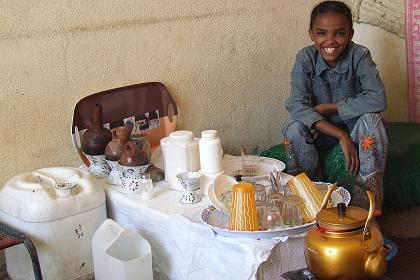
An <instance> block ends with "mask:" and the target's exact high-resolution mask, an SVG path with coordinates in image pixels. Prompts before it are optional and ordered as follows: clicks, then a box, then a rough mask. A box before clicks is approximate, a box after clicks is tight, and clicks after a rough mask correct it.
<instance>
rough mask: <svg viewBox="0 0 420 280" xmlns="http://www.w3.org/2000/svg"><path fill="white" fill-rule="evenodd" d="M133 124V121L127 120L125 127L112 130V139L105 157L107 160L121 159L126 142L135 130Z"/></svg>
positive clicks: (106, 148) (107, 146)
mask: <svg viewBox="0 0 420 280" xmlns="http://www.w3.org/2000/svg"><path fill="white" fill-rule="evenodd" d="M133 126H134V125H133V123H131V122H127V123H126V124H125V125H124V126H123V127H118V128H114V129H113V130H112V141H111V142H109V143H108V145H106V147H105V158H106V159H107V160H113V161H114V160H119V159H120V157H121V154H122V153H123V151H124V149H125V143H127V141H128V139H129V137H130V135H131V131H132V130H133Z"/></svg>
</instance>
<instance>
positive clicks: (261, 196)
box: [254, 184, 267, 204]
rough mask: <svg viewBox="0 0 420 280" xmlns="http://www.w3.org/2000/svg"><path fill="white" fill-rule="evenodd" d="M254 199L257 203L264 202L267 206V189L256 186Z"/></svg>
mask: <svg viewBox="0 0 420 280" xmlns="http://www.w3.org/2000/svg"><path fill="white" fill-rule="evenodd" d="M254 198H255V202H257V201H262V202H264V204H265V202H266V200H267V195H266V192H265V187H264V186H263V185H260V184H254Z"/></svg>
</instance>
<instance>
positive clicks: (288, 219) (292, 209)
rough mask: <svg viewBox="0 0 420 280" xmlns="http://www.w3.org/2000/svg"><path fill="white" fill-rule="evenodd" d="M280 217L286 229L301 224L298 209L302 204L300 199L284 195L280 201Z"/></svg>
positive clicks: (295, 196)
mask: <svg viewBox="0 0 420 280" xmlns="http://www.w3.org/2000/svg"><path fill="white" fill-rule="evenodd" d="M281 204H282V205H281V216H282V218H283V224H284V226H286V227H295V226H299V225H301V224H302V217H301V215H300V207H301V206H302V204H303V200H302V198H300V197H299V196H297V195H286V196H284V197H283V199H282V201H281Z"/></svg>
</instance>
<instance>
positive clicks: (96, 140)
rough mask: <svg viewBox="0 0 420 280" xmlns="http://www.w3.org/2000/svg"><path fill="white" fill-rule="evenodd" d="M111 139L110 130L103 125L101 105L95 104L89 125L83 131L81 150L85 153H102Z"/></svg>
mask: <svg viewBox="0 0 420 280" xmlns="http://www.w3.org/2000/svg"><path fill="white" fill-rule="evenodd" d="M111 139H112V133H111V131H110V130H109V129H107V128H105V127H104V126H103V116H102V105H101V104H96V105H95V109H94V111H93V113H92V116H91V123H90V127H89V128H88V129H87V130H86V131H85V133H83V136H82V139H81V145H82V150H83V152H84V153H85V154H87V155H103V154H104V153H105V147H106V145H107V144H108V142H110V141H111Z"/></svg>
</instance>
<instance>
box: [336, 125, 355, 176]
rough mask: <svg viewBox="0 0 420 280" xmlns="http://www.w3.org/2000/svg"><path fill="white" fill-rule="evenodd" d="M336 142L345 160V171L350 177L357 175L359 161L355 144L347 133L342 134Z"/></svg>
mask: <svg viewBox="0 0 420 280" xmlns="http://www.w3.org/2000/svg"><path fill="white" fill-rule="evenodd" d="M338 140H339V143H340V146H341V150H343V153H344V156H345V158H346V168H347V170H348V171H349V173H350V174H351V175H357V174H358V173H359V167H360V161H359V153H358V152H357V149H356V146H355V144H354V143H353V141H352V140H351V138H350V136H349V135H348V134H347V133H343V134H342V136H341V137H340V138H339V139H338Z"/></svg>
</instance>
